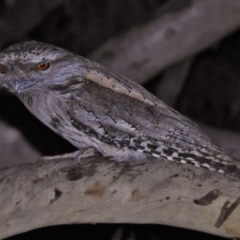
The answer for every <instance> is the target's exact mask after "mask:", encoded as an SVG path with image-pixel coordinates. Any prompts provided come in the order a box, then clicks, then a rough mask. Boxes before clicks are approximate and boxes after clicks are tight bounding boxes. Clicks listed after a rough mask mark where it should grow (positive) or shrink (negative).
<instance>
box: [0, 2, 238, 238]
mask: <svg viewBox="0 0 240 240" xmlns="http://www.w3.org/2000/svg"><path fill="white" fill-rule="evenodd" d="M169 2H172V1H168V0H135V1H129V0H121V1H119V0H79V1H77V0H70V1H49V6H48V7H45V8H43V7H41V4H38V3H39V1H27V0H21V1H20V0H19V1H17V0H15V1H14V0H11V1H7V0H5V1H0V21H1V22H0V23H1V24H2V26H3V27H2V28H1V29H2V32H1V39H0V47H1V49H3V48H4V47H7V46H9V45H10V44H12V43H15V42H20V41H25V40H32V39H34V40H38V41H43V42H48V43H52V44H55V45H58V46H61V47H63V48H66V49H69V50H71V51H73V52H75V53H78V54H80V55H82V56H87V55H88V54H90V53H91V52H92V51H94V50H95V49H97V48H98V46H100V45H101V44H102V43H104V42H105V41H106V40H108V39H110V38H112V37H116V36H119V35H121V34H124V33H125V32H126V31H128V30H129V29H131V28H133V27H134V26H141V24H144V23H145V22H148V21H151V19H152V18H153V17H154V16H155V14H156V9H158V10H159V9H160V8H163V7H164V6H166V4H168V3H169ZM179 2H184V1H179ZM4 24H5V25H4ZM239 53H240V31H235V32H234V33H232V34H231V35H229V36H227V37H226V38H224V39H222V40H220V41H219V42H217V43H215V44H214V45H212V46H210V48H208V49H206V50H205V51H203V52H201V53H199V54H198V55H196V56H194V58H193V61H192V64H191V68H190V70H189V72H188V74H187V77H186V80H185V83H184V85H183V87H182V90H181V92H180V93H179V95H178V96H177V101H176V102H175V104H174V107H175V108H176V109H177V110H179V111H180V112H182V113H183V114H185V115H187V116H189V117H192V118H194V119H196V120H199V121H203V122H205V123H208V124H211V125H213V126H216V127H219V128H222V129H230V130H234V131H239V130H240V121H239V119H240V94H239V90H240V81H239V77H240V67H239V60H240V54H239ZM162 75H163V71H161V72H159V74H158V75H156V76H155V77H154V78H153V79H149V80H148V81H147V83H146V84H145V87H146V88H148V89H149V90H150V91H152V92H153V93H156V92H155V84H157V83H158V82H159V81H161V77H162ZM202 113H204V114H202ZM0 120H1V121H4V122H7V123H8V124H10V126H13V127H16V128H17V129H19V130H20V131H21V133H23V135H24V137H26V139H27V140H28V141H29V142H30V143H31V144H32V145H33V146H34V147H35V148H36V149H37V150H38V151H40V153H41V154H42V155H54V154H61V153H66V152H70V151H72V150H73V149H74V147H72V146H71V145H70V144H69V143H67V142H66V141H65V140H63V139H62V138H60V137H58V136H57V135H55V134H54V133H53V132H52V131H51V130H49V129H48V128H47V127H45V126H43V125H42V124H41V123H40V122H39V121H38V120H37V119H35V118H34V117H33V116H32V115H31V114H30V113H29V112H28V111H27V109H26V108H25V107H24V106H23V105H22V104H21V103H20V102H19V100H18V99H16V98H15V97H14V96H12V95H9V94H8V93H6V92H5V91H3V90H1V92H0ZM119 228H123V236H122V238H121V239H130V238H129V237H130V235H131V234H132V233H133V234H134V236H135V238H131V239H137V240H140V239H145V240H147V239H166V238H168V239H176V237H178V239H183V238H184V239H193V238H194V239H203V238H204V239H221V238H220V237H216V236H212V235H209V234H205V233H200V232H195V231H190V230H184V229H178V228H174V227H166V226H158V225H143V226H142V225H141V226H139V225H120V224H116V225H112V224H97V225H73V226H56V227H48V228H43V229H38V230H34V231H31V232H29V233H23V234H20V235H18V236H14V237H11V238H8V239H12V240H13V239H15V240H16V239H55V238H58V239H89V240H90V239H91V240H93V239H111V238H112V236H113V234H114V233H115V231H116V230H117V229H119Z"/></svg>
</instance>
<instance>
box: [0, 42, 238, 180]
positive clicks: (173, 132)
mask: <svg viewBox="0 0 240 240" xmlns="http://www.w3.org/2000/svg"><path fill="white" fill-rule="evenodd" d="M45 62H47V63H50V67H49V68H48V69H46V70H45V71H40V70H39V69H37V67H36V66H38V65H39V64H41V63H45ZM0 64H2V65H1V66H3V67H5V70H6V72H3V73H2V74H1V73H0V85H1V86H4V87H6V88H7V89H9V90H10V91H11V92H13V93H14V94H15V95H17V96H18V97H19V98H20V100H21V101H22V102H23V103H24V104H25V106H26V107H27V108H28V109H29V110H30V112H32V113H33V114H34V115H35V116H36V117H37V118H39V119H40V120H41V121H42V122H43V123H44V124H46V125H47V126H48V127H50V128H51V129H52V130H53V131H55V132H56V133H58V134H59V135H61V136H62V137H64V138H65V139H67V140H68V141H69V142H70V143H72V144H73V145H74V146H76V147H77V148H78V149H80V151H79V152H76V153H74V154H73V155H72V156H74V157H75V158H78V157H79V156H80V157H81V156H83V155H86V156H89V155H91V154H93V153H94V151H95V150H96V151H98V152H100V153H102V154H103V156H108V157H112V158H114V159H115V160H118V161H122V160H130V159H136V160H138V159H144V158H147V157H148V156H150V155H152V156H154V157H158V158H161V159H165V160H169V161H175V162H181V163H189V164H193V165H195V166H197V167H203V168H207V169H209V170H213V171H218V172H220V173H224V174H225V175H228V176H231V177H233V178H236V179H240V170H239V168H238V167H237V161H235V160H234V159H232V158H231V157H229V156H227V155H226V154H225V153H224V152H223V151H222V150H221V149H220V148H219V146H217V145H216V144H215V143H214V142H213V141H212V140H211V139H210V138H209V137H208V136H207V135H206V134H204V133H203V132H202V131H201V130H200V129H199V127H198V126H197V125H196V124H194V123H193V122H191V121H190V120H189V119H187V118H185V117H184V116H182V115H181V114H180V113H178V112H176V111H175V110H173V109H171V108H170V107H168V106H167V105H165V104H164V103H163V102H161V101H160V100H159V99H158V98H156V97H155V96H153V95H152V94H150V93H149V92H148V91H146V90H145V89H144V88H142V87H141V86H139V85H138V84H137V83H135V82H132V81H130V80H128V79H126V78H124V77H123V76H120V75H117V74H113V73H111V72H109V71H108V70H107V69H105V68H104V67H102V66H101V65H99V64H97V63H94V62H91V61H89V60H87V59H85V58H82V57H80V56H78V55H75V54H73V53H70V52H68V51H66V50H64V49H61V48H58V47H56V46H52V45H49V44H45V43H39V42H35V41H31V42H24V43H20V44H15V45H13V46H10V47H9V48H7V49H5V50H4V51H2V52H1V53H0ZM82 149H88V151H84V150H82Z"/></svg>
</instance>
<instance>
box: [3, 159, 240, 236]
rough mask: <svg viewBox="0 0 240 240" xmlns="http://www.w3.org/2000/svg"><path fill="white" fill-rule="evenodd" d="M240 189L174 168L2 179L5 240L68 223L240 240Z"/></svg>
mask: <svg viewBox="0 0 240 240" xmlns="http://www.w3.org/2000/svg"><path fill="white" fill-rule="evenodd" d="M239 188H240V183H239V182H237V181H235V180H232V179H230V178H228V177H225V176H224V175H221V174H218V173H213V172H210V171H208V170H204V169H199V168H194V167H192V166H186V165H183V164H177V163H165V162H164V161H161V160H156V159H149V160H148V161H147V162H121V163H119V162H118V163H117V162H109V161H107V160H103V159H98V160H96V159H95V160H92V161H90V160H88V161H87V160H85V161H84V162H82V165H81V169H78V168H76V167H74V164H73V162H72V161H69V160H65V161H58V162H48V163H40V162H37V163H34V164H31V163H30V164H25V165H21V166H17V167H12V168H9V169H5V170H1V171H0V191H1V198H0V229H1V231H0V238H4V237H8V236H11V235H14V234H17V233H21V232H25V231H28V230H31V229H36V228H40V227H43V226H50V225H58V224H71V223H139V224H141V223H154V224H165V225H171V226H178V227H182V228H189V229H195V230H198V231H203V232H208V233H212V234H216V235H220V236H225V237H240V229H239V222H240V207H239V206H238V204H239V197H240V194H239Z"/></svg>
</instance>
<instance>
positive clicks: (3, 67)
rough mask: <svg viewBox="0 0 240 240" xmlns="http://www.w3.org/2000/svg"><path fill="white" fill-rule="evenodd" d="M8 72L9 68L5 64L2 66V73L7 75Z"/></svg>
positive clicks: (0, 65)
mask: <svg viewBox="0 0 240 240" xmlns="http://www.w3.org/2000/svg"><path fill="white" fill-rule="evenodd" d="M7 71H8V69H7V67H5V66H4V65H3V64H0V73H1V74H5V73H6V72H7Z"/></svg>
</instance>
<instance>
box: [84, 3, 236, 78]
mask: <svg viewBox="0 0 240 240" xmlns="http://www.w3.org/2000/svg"><path fill="white" fill-rule="evenodd" d="M174 2H175V4H177V7H176V6H175V5H174ZM181 3H182V5H181V4H179V1H169V7H168V8H167V9H165V11H163V10H164V9H160V10H161V12H160V14H159V17H156V18H155V19H154V20H152V21H151V22H149V23H146V24H144V25H142V26H139V27H135V28H134V29H131V30H130V31H129V32H127V33H125V34H123V35H121V36H119V37H117V38H115V39H112V40H109V41H108V42H106V43H105V44H103V45H102V46H101V47H99V48H98V49H97V50H96V51H95V52H93V53H92V54H90V55H89V58H90V59H91V60H94V61H96V62H99V63H101V64H103V65H104V66H106V67H108V68H109V69H110V70H112V71H113V72H118V73H121V74H123V75H125V76H127V77H129V78H130V79H132V80H135V81H137V82H138V83H144V82H145V81H147V80H148V79H150V78H151V77H153V76H155V75H156V74H157V73H159V72H160V71H161V70H162V69H164V68H165V67H167V66H169V65H171V64H173V63H175V62H178V61H180V60H182V59H185V58H187V57H189V56H192V55H193V54H195V53H198V52H200V51H202V50H203V49H205V48H207V47H209V46H211V45H212V44H213V43H215V42H217V41H219V40H220V39H221V38H223V37H224V36H226V35H227V34H229V33H230V32H232V31H234V30H235V29H237V28H239V26H240V14H239V11H240V1H235V0H221V1H219V0H211V1H209V0H192V1H189V0H185V1H181ZM171 4H172V5H171ZM174 6H175V8H174Z"/></svg>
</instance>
